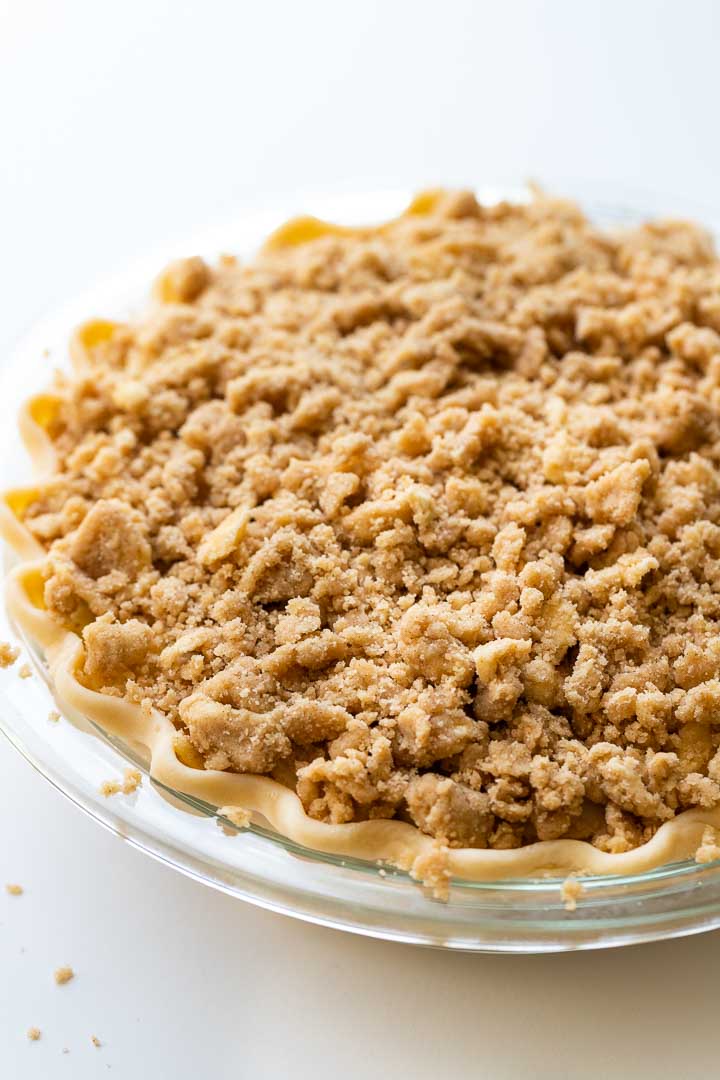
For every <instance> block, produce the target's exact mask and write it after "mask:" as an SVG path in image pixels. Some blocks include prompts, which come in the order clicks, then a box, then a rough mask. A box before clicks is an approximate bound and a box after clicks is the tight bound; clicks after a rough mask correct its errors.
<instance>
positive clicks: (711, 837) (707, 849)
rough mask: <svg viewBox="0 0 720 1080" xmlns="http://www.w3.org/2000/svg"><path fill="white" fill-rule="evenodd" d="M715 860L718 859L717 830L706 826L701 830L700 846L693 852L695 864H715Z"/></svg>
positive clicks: (719, 853) (719, 857)
mask: <svg viewBox="0 0 720 1080" xmlns="http://www.w3.org/2000/svg"><path fill="white" fill-rule="evenodd" d="M716 859H720V846H719V845H718V834H717V830H716V829H714V828H713V826H712V825H707V826H706V827H705V829H704V830H703V834H702V840H701V841H700V846H699V847H698V849H697V851H696V852H695V862H696V863H709V862H715V860H716Z"/></svg>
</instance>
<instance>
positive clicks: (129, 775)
mask: <svg viewBox="0 0 720 1080" xmlns="http://www.w3.org/2000/svg"><path fill="white" fill-rule="evenodd" d="M141 784H142V773H140V772H139V771H138V770H137V769H126V770H125V775H124V777H123V784H122V791H123V795H132V794H133V793H134V792H135V791H137V789H138V788H139V787H140V785H141Z"/></svg>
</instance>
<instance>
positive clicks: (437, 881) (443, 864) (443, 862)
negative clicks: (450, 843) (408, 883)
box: [409, 840, 452, 901]
mask: <svg viewBox="0 0 720 1080" xmlns="http://www.w3.org/2000/svg"><path fill="white" fill-rule="evenodd" d="M409 874H410V877H411V878H414V879H415V881H419V882H421V883H422V884H423V885H425V886H426V887H427V888H429V889H430V890H431V892H432V894H433V896H434V898H435V899H436V900H442V901H446V900H447V899H448V897H449V896H450V881H451V879H452V874H451V872H450V865H449V858H448V848H447V845H445V844H443V843H440V842H439V841H437V840H434V841H433V844H432V847H431V848H430V851H428V852H426V853H424V854H422V855H417V856H416V857H415V859H414V860H413V862H412V865H411V866H410V869H409Z"/></svg>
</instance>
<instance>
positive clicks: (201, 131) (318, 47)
mask: <svg viewBox="0 0 720 1080" xmlns="http://www.w3.org/2000/svg"><path fill="white" fill-rule="evenodd" d="M719 32H720V8H718V7H717V6H716V5H714V4H713V3H712V2H710V0H708V2H707V3H705V2H701V0H696V2H689V0H685V3H683V4H682V5H669V4H664V3H662V4H661V3H656V2H654V0H653V2H642V0H636V2H635V3H634V4H627V3H626V2H625V0H623V2H620V0H609V2H608V0H606V2H605V3H604V4H602V5H597V4H596V5H590V4H577V3H571V2H560V0H555V2H554V3H553V2H549V3H539V2H531V0H525V2H522V0H515V2H513V3H508V4H504V5H501V4H495V3H479V2H472V0H468V2H467V3H461V2H453V0H444V2H443V3H442V4H439V3H425V2H421V0H414V2H395V3H389V2H388V0H365V2H364V3H363V4H362V5H361V4H338V3H335V2H330V0H328V2H327V3H317V2H313V0H305V2H304V3H302V4H296V3H291V2H290V0H287V2H280V0H274V2H271V0H265V3H264V4H259V3H247V4H243V3H233V2H231V0H227V2H220V0H204V2H203V3H199V2H198V3H196V4H195V3H183V2H182V0H175V2H174V3H170V2H163V0H124V2H123V3H118V4H98V3H96V2H93V0H65V2H64V3H63V4H58V3H56V2H55V0H0V241H1V243H2V258H1V259H0V297H2V300H1V301H0V310H1V311H2V313H3V317H2V320H1V321H0V349H2V348H5V347H6V346H7V345H9V344H10V343H11V342H12V340H13V339H14V338H16V337H17V336H19V334H20V333H21V332H22V331H23V329H24V328H25V327H26V326H27V325H28V324H29V323H31V322H32V320H33V319H35V318H36V317H37V316H38V315H39V314H41V313H42V312H43V311H44V310H45V309H46V308H47V307H48V306H51V305H53V304H55V303H56V302H59V301H61V300H63V299H64V298H66V297H67V296H70V295H72V294H73V293H75V292H76V291H78V290H79V289H81V288H84V287H85V286H88V285H91V284H92V283H93V281H94V280H95V279H96V277H97V276H98V275H102V274H103V273H105V272H107V271H110V270H113V269H115V268H116V267H122V266H123V264H124V263H127V262H128V261H130V260H132V259H134V258H135V256H137V255H138V254H142V253H143V252H144V251H145V250H147V249H148V248H160V249H163V250H166V251H167V253H168V255H174V254H177V251H176V248H175V246H174V245H176V244H177V237H178V236H181V235H183V234H185V233H187V232H188V231H190V230H191V229H192V228H193V227H195V226H199V225H203V224H205V223H208V222H212V221H214V220H218V219H222V218H223V217H227V216H228V215H231V214H232V213H233V211H234V210H237V209H238V208H239V207H241V206H243V205H246V204H248V203H252V202H257V201H260V200H265V199H266V198H267V196H268V195H269V194H272V193H280V194H282V193H283V192H284V193H286V195H287V202H288V210H294V209H297V208H298V204H299V203H301V197H300V196H298V194H297V192H298V190H300V189H323V188H324V189H336V190H340V189H347V190H352V189H358V188H378V187H392V188H395V187H402V186H410V187H412V186H420V185H423V184H426V183H428V182H446V183H451V184H452V183H462V182H466V183H468V182H477V183H487V182H490V181H498V180H499V181H502V180H511V181H515V182H518V181H522V180H524V179H525V178H526V177H528V176H533V177H536V178H538V179H540V180H545V181H546V182H548V183H549V184H550V185H551V186H552V184H553V181H557V179H558V178H562V177H564V178H567V180H568V181H570V180H578V179H590V180H599V181H615V182H618V183H621V184H623V185H624V186H629V187H638V188H643V189H648V188H649V189H653V188H659V189H661V190H663V191H666V192H669V193H673V192H677V193H678V194H679V195H682V196H683V197H691V198H695V199H698V200H700V201H703V200H707V201H709V202H713V201H715V202H716V203H717V201H718V195H717V185H716V178H717V177H718V174H719V173H720V143H719V142H718V140H717V138H716V136H715V129H716V118H715V112H716V106H717V102H718V100H719V91H720V86H719V82H720V78H719V76H718V70H719V69H718V65H717V58H716V52H717V42H718V40H719ZM2 678H17V675H16V673H15V672H13V671H10V672H7V673H2ZM1 690H2V685H1V681H0V693H1ZM5 882H18V883H20V884H21V885H23V887H24V889H25V891H24V893H23V895H22V896H18V897H14V896H9V895H6V894H5V892H4V890H0V1076H2V1077H3V1080H4V1078H5V1077H7V1078H8V1080H45V1078H47V1077H55V1076H58V1077H62V1076H66V1077H72V1078H73V1080H86V1078H90V1077H92V1078H94V1077H102V1076H106V1075H107V1076H116V1077H123V1078H124V1077H127V1078H131V1077H133V1078H134V1077H141V1078H143V1080H144V1078H150V1077H155V1076H158V1077H163V1078H164V1077H170V1076H172V1077H174V1078H177V1080H190V1078H193V1080H194V1078H196V1077H212V1078H213V1080H215V1078H218V1080H224V1078H226V1077H227V1078H230V1077H233V1078H242V1080H245V1078H248V1080H256V1078H261V1077H262V1078H264V1077H270V1078H274V1077H286V1076H290V1077H292V1078H293V1080H305V1078H308V1080H309V1078H312V1080H324V1078H326V1077H327V1078H328V1080H329V1078H331V1077H332V1078H333V1080H336V1078H338V1077H342V1078H343V1080H345V1078H347V1080H354V1078H358V1080H365V1078H369V1077H373V1078H375V1077H378V1076H383V1077H385V1076H388V1077H405V1076H408V1077H413V1078H417V1080H423V1078H425V1077H431V1076H432V1077H436V1076H452V1075H456V1076H460V1077H466V1076H468V1077H469V1076H482V1077H488V1078H490V1080H504V1078H513V1080H522V1078H525V1077H528V1078H530V1077H532V1078H533V1080H544V1078H548V1080H549V1078H552V1080H562V1078H576V1077H588V1078H595V1077H597V1078H600V1077H603V1078H606V1077H617V1078H622V1080H625V1078H626V1077H629V1076H633V1077H636V1078H639V1080H643V1078H650V1077H652V1078H653V1080H662V1078H664V1077H668V1078H669V1077H673V1078H676V1077H679V1076H682V1077H683V1078H690V1080H694V1078H704V1077H707V1076H710V1075H714V1074H715V1073H716V1072H717V1051H716V1048H715V1042H716V1040H715V1011H716V997H717V987H718V976H717V974H716V972H717V970H718V967H720V935H718V934H708V935H704V936H702V937H695V938H688V939H685V940H682V941H676V942H667V943H660V944H656V945H650V946H643V947H638V948H632V949H625V950H621V951H609V952H604V953H584V954H576V955H566V956H551V957H527V958H521V957H484V956H465V955H448V954H443V953H440V952H433V951H429V950H422V949H417V948H412V947H406V946H399V945H390V944H385V943H383V942H376V941H371V940H367V939H363V938H360V937H354V936H351V935H347V934H345V935H344V934H340V933H338V932H336V931H331V930H325V929H321V928H318V927H314V926H309V925H304V924H302V923H300V922H296V921H293V920H290V919H287V918H283V917H280V916H277V915H273V914H269V913H267V912H264V911H261V910H258V909H255V908H252V907H250V906H247V905H245V904H242V903H240V902H239V901H234V900H232V899H229V898H228V897H225V896H222V895H220V894H218V893H214V892H212V891H210V890H208V889H205V888H203V887H202V886H200V885H198V884H196V883H194V882H192V881H189V880H187V879H185V878H183V877H181V876H180V875H178V874H176V873H174V872H172V871H170V870H168V869H166V868H165V867H163V866H161V865H159V864H157V863H154V862H152V861H151V860H150V859H148V858H147V857H146V856H144V855H142V854H140V853H138V852H137V851H134V850H132V849H131V848H130V847H129V846H127V845H124V844H123V843H122V842H121V841H120V840H119V839H117V838H116V837H114V836H111V835H109V834H107V833H105V832H104V831H103V830H102V829H100V828H99V827H98V826H97V825H96V824H94V823H93V822H92V821H90V820H89V819H87V818H85V817H84V816H83V815H82V814H81V813H80V812H79V811H78V810H76V809H75V808H73V807H72V806H71V805H70V804H69V803H67V802H66V801H65V800H64V799H63V798H62V797H61V796H60V795H58V794H57V793H56V792H55V791H53V790H52V789H51V788H50V787H49V785H48V784H46V783H45V781H43V780H42V779H41V778H40V777H38V776H37V775H36V774H34V773H33V771H32V769H31V768H30V767H29V766H28V765H27V764H26V763H25V762H24V761H23V760H22V759H21V758H20V757H19V756H18V755H17V754H16V753H15V752H14V751H13V750H12V749H11V747H10V746H9V745H8V744H6V743H5V742H4V741H2V742H0V886H2V885H3V884H4V883H5ZM61 965H70V966H72V967H73V969H74V970H75V972H76V977H75V979H74V980H73V981H71V982H70V983H68V984H67V985H65V986H57V985H56V984H55V982H54V979H53V972H54V970H55V969H56V968H57V967H59V966H61ZM716 965H718V966H716ZM31 1026H37V1027H38V1028H40V1029H41V1031H42V1037H41V1039H40V1040H39V1041H38V1042H30V1041H28V1039H27V1037H26V1031H27V1029H28V1028H29V1027H31ZM93 1035H95V1036H97V1038H98V1039H99V1040H100V1042H101V1043H102V1045H101V1046H100V1047H95V1046H94V1045H93V1044H92V1042H91V1037H92V1036H93ZM65 1049H67V1051H68V1052H67V1053H64V1052H63V1051H64V1050H65Z"/></svg>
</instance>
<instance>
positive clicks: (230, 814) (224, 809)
mask: <svg viewBox="0 0 720 1080" xmlns="http://www.w3.org/2000/svg"><path fill="white" fill-rule="evenodd" d="M218 813H219V814H220V815H221V816H222V817H224V818H227V819H228V821H229V822H231V823H232V824H233V825H235V826H237V828H238V829H246V828H247V827H248V825H249V824H250V811H249V810H246V809H245V808H244V807H242V806H221V807H220V809H219V810H218Z"/></svg>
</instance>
